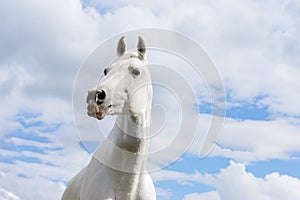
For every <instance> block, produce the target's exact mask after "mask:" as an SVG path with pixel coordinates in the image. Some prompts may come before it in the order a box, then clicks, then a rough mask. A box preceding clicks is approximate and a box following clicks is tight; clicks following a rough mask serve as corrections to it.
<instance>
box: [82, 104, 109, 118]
mask: <svg viewBox="0 0 300 200" xmlns="http://www.w3.org/2000/svg"><path fill="white" fill-rule="evenodd" d="M110 107H111V105H109V106H107V107H104V106H98V105H88V108H87V114H88V116H90V117H95V118H97V119H98V120H102V119H103V118H104V117H105V116H106V114H107V113H108V109H109V108H110Z"/></svg>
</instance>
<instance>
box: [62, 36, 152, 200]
mask: <svg viewBox="0 0 300 200" xmlns="http://www.w3.org/2000/svg"><path fill="white" fill-rule="evenodd" d="M145 53H146V47H145V42H144V40H143V39H142V38H141V37H139V40H138V45H137V51H132V52H126V44H125V42H124V36H123V37H122V38H121V39H120V40H119V42H118V46H117V55H118V58H117V59H116V60H115V62H113V63H112V64H110V65H109V66H108V67H107V68H105V70H104V75H105V76H104V77H103V78H102V79H101V80H100V81H99V83H98V85H97V86H96V89H93V90H90V91H89V93H88V96H87V103H88V107H87V110H88V115H89V116H91V117H95V118H97V119H99V120H101V119H103V118H104V117H105V115H118V116H117V118H116V123H115V125H114V127H113V129H112V131H111V133H110V134H109V135H108V137H107V138H106V139H105V140H104V142H102V143H101V145H100V146H99V147H98V148H97V150H96V152H95V153H94V155H93V158H92V159H91V161H90V163H89V164H88V166H87V167H85V168H84V169H83V170H82V171H81V172H79V174H77V175H76V176H75V177H74V178H72V179H71V181H70V182H69V184H68V186H67V188H66V190H65V191H64V194H63V197H62V200H96V199H97V200H115V199H117V200H155V199H156V193H155V188H154V185H153V181H152V179H151V177H150V175H149V174H148V173H147V171H146V162H147V152H148V144H149V140H148V138H147V135H148V130H149V124H150V117H151V116H150V115H151V104H152V84H151V76H150V73H149V70H148V68H147V66H146V64H147V59H146V56H145Z"/></svg>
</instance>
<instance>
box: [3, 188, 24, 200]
mask: <svg viewBox="0 0 300 200" xmlns="http://www.w3.org/2000/svg"><path fill="white" fill-rule="evenodd" d="M0 199H2V200H19V199H20V198H19V197H17V196H16V195H14V194H13V193H11V192H9V191H7V190H5V189H3V188H0Z"/></svg>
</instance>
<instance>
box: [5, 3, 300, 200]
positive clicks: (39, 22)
mask: <svg viewBox="0 0 300 200" xmlns="http://www.w3.org/2000/svg"><path fill="white" fill-rule="evenodd" d="M299 20H300V3H299V1H297V0H295V1H293V0H290V1H289V0H272V1H271V0H266V1H237V0H229V1H227V0H219V1H214V2H212V1H208V0H207V1H205V0H204V1H184V2H183V1H170V0H166V1H158V0H154V1H151V2H150V1H147V2H146V1H122V0H117V1H96V0H95V1H94V0H87V1H79V0H64V1H60V0H51V1H50V0H48V1H46V0H44V1H38V0H28V1H15V0H4V1H0V22H1V24H2V26H1V28H0V95H1V104H0V199H9V200H17V199H22V200H23V199H24V200H29V199H41V200H48V199H49V200H54V199H59V198H60V196H61V195H62V192H63V190H64V188H65V186H66V184H67V181H68V180H69V179H70V178H71V177H72V176H74V175H75V174H76V173H77V172H78V171H79V170H80V169H82V168H83V167H84V166H86V164H87V163H88V161H89V160H90V158H91V156H90V154H89V153H88V152H87V151H86V150H85V149H84V148H83V146H82V145H81V143H80V139H79V137H78V135H77V133H76V126H75V124H74V121H73V109H72V91H73V83H74V80H75V78H76V73H77V71H78V69H79V67H80V65H81V63H82V62H83V60H84V59H85V58H86V57H87V56H88V55H89V53H90V52H91V51H92V50H93V49H95V48H96V47H97V46H98V45H99V44H101V43H102V42H104V41H105V40H107V39H109V38H111V37H113V36H115V35H117V34H120V33H122V32H125V31H130V30H133V29H137V28H144V27H154V28H165V29H170V30H175V31H177V32H180V33H182V34H184V35H186V36H188V37H190V38H192V39H193V40H194V41H195V42H197V43H198V44H199V45H200V46H202V47H203V48H204V49H205V50H206V52H207V53H208V55H209V56H210V57H211V59H212V60H213V61H214V62H215V64H216V67H217V69H218V71H219V73H220V75H221V77H222V79H223V81H224V86H225V89H226V95H227V116H226V120H225V125H224V128H223V131H222V135H221V137H220V139H219V141H218V143H217V145H216V147H215V148H214V150H213V151H212V152H211V154H210V155H209V156H208V157H206V158H205V159H200V158H199V156H198V150H199V149H198V146H197V141H196V142H195V144H194V145H192V147H191V148H190V149H189V150H188V151H187V152H186V153H185V154H184V155H183V156H182V157H181V159H179V160H178V161H176V162H175V163H173V164H172V165H170V166H169V167H167V168H164V169H162V170H160V171H157V172H155V173H152V174H151V176H152V177H153V179H154V182H155V186H156V189H157V195H158V199H159V200H168V199H172V200H173V199H174V200H177V199H178V200H181V199H184V200H202V199H205V200H220V199H222V200H240V199H245V200H248V199H249V200H252V199H258V200H268V199H272V200H273V199H275V200H276V199H278V200H282V199H300V170H299V166H300V159H299V158H300V104H299V99H300V81H299V77H300V66H299V65H300V57H299V55H300V38H299V35H300V21H299ZM99 73H101V72H99ZM95 83H96V80H95ZM200 101H201V99H200ZM199 111H200V113H199V115H200V118H201V119H202V123H203V124H206V123H208V122H209V121H208V118H209V115H210V114H209V112H205V111H206V110H205V108H203V107H202V106H201V104H200V105H199ZM91 120H92V119H91ZM166 139H167V138H166Z"/></svg>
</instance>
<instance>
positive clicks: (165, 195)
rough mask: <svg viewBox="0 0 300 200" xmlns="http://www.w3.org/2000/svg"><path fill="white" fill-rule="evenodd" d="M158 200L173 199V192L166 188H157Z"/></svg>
mask: <svg viewBox="0 0 300 200" xmlns="http://www.w3.org/2000/svg"><path fill="white" fill-rule="evenodd" d="M155 191H156V196H157V198H159V199H161V200H170V199H172V198H171V197H172V190H171V189H164V188H155Z"/></svg>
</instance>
